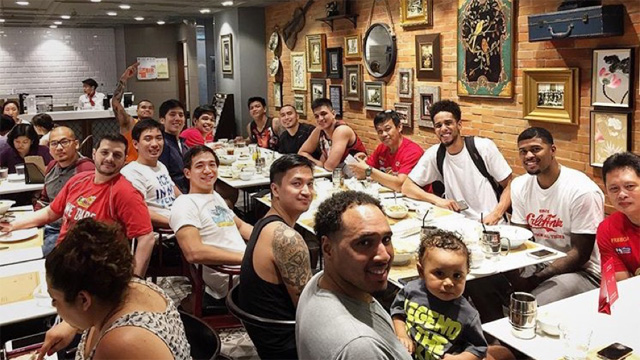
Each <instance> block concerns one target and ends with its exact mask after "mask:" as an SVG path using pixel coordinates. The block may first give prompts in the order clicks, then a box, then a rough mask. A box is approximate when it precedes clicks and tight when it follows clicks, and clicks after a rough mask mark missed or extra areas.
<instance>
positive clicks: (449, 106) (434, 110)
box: [429, 100, 462, 122]
mask: <svg viewBox="0 0 640 360" xmlns="http://www.w3.org/2000/svg"><path fill="white" fill-rule="evenodd" d="M441 111H446V112H450V113H451V115H453V118H454V119H456V122H458V121H460V119H462V112H461V111H460V105H458V103H457V102H455V101H451V100H441V101H438V102H436V103H434V104H433V105H431V107H430V108H429V114H430V115H431V120H433V119H435V117H436V114H438V113H439V112H441Z"/></svg>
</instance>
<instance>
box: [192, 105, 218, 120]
mask: <svg viewBox="0 0 640 360" xmlns="http://www.w3.org/2000/svg"><path fill="white" fill-rule="evenodd" d="M206 113H212V114H213V121H216V119H215V118H216V116H217V112H216V108H214V107H213V106H211V105H201V106H198V107H197V108H196V109H195V110H193V118H194V119H196V120H197V119H199V118H200V116H202V114H206Z"/></svg>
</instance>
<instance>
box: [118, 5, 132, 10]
mask: <svg viewBox="0 0 640 360" xmlns="http://www.w3.org/2000/svg"><path fill="white" fill-rule="evenodd" d="M120 9H122V10H129V9H131V5H127V4H122V5H120Z"/></svg>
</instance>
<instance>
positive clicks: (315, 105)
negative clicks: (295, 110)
mask: <svg viewBox="0 0 640 360" xmlns="http://www.w3.org/2000/svg"><path fill="white" fill-rule="evenodd" d="M321 106H326V107H328V108H329V109H331V110H333V105H332V104H331V100H329V99H327V98H317V99H315V100H313V102H312V103H311V111H314V110H315V109H317V108H319V107H321Z"/></svg>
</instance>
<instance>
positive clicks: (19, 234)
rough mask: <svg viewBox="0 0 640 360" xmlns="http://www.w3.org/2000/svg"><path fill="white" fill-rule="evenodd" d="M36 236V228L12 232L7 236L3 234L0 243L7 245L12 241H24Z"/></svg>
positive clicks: (0, 236)
mask: <svg viewBox="0 0 640 360" xmlns="http://www.w3.org/2000/svg"><path fill="white" fill-rule="evenodd" d="M36 235H38V228H30V229H23V230H15V231H12V232H11V233H10V234H9V235H5V234H4V233H3V234H1V235H0V243H8V242H14V241H21V240H26V239H28V238H30V237H34V236H36Z"/></svg>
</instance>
